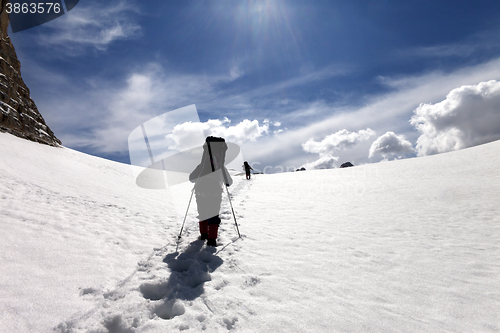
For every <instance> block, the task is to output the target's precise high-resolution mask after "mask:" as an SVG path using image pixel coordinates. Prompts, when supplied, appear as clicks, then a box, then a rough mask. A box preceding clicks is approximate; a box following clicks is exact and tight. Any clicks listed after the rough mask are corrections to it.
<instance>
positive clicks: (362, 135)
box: [302, 128, 375, 169]
mask: <svg viewBox="0 0 500 333" xmlns="http://www.w3.org/2000/svg"><path fill="white" fill-rule="evenodd" d="M373 135H375V131H373V130H372V129H370V128H367V129H366V130H360V131H358V132H350V131H348V130H346V129H343V130H340V131H338V132H336V133H333V134H330V135H327V136H326V137H325V138H324V139H323V140H321V141H315V140H314V139H313V138H311V139H309V140H307V142H306V143H304V144H302V149H303V150H304V151H305V152H308V153H313V154H319V156H320V158H319V159H318V160H317V161H315V162H312V163H309V164H308V165H309V167H310V168H311V167H313V168H316V169H317V168H319V167H314V166H326V165H329V166H330V167H329V168H333V167H334V166H335V162H336V160H337V159H338V158H336V159H335V157H333V154H334V153H335V152H336V151H339V150H346V149H349V148H352V147H354V146H355V145H357V144H358V143H359V142H361V141H365V140H368V139H369V138H370V137H371V136H373ZM322 168H324V167H322Z"/></svg>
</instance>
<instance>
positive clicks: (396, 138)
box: [368, 131, 413, 159]
mask: <svg viewBox="0 0 500 333" xmlns="http://www.w3.org/2000/svg"><path fill="white" fill-rule="evenodd" d="M412 152H413V147H412V144H411V142H410V141H408V140H406V138H405V137H404V135H396V134H394V132H391V131H388V132H386V133H385V134H384V135H382V136H380V137H378V138H377V140H375V141H374V142H373V143H372V146H371V147H370V153H369V155H368V157H369V158H372V157H374V156H375V155H381V156H382V157H384V159H386V158H388V157H389V156H391V155H393V156H397V157H403V156H404V155H406V154H411V153H412Z"/></svg>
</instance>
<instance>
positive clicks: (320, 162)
mask: <svg viewBox="0 0 500 333" xmlns="http://www.w3.org/2000/svg"><path fill="white" fill-rule="evenodd" d="M338 160H339V158H338V157H337V156H332V155H325V156H322V157H320V158H319V159H317V160H316V161H314V162H311V163H306V164H304V165H303V167H304V168H306V170H310V169H333V168H335V163H336V162H337V161H338Z"/></svg>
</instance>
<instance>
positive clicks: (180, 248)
mask: <svg viewBox="0 0 500 333" xmlns="http://www.w3.org/2000/svg"><path fill="white" fill-rule="evenodd" d="M250 187H251V181H246V180H242V181H239V182H238V181H235V185H233V188H232V189H231V191H230V196H231V200H232V204H233V208H234V209H235V215H236V218H237V219H241V218H243V217H244V215H243V214H241V213H238V212H241V211H242V210H244V207H243V205H244V202H245V200H242V199H241V198H240V197H241V194H240V193H241V192H246V191H248V189H249V188H250ZM223 195H224V198H223V204H222V207H221V214H220V217H221V220H222V223H221V225H220V228H219V239H218V246H217V247H215V248H214V247H207V246H206V245H205V241H200V240H198V239H197V237H198V235H199V231H198V225H197V221H198V220H197V219H196V217H195V215H196V214H195V213H193V212H192V209H190V213H189V214H188V218H187V221H186V227H185V229H184V232H183V235H182V238H181V239H180V240H178V239H177V237H175V238H172V239H171V241H169V242H168V244H167V245H165V246H163V247H162V248H155V249H154V250H153V252H152V253H151V255H150V256H149V257H148V258H147V259H145V260H142V261H140V262H139V263H138V264H137V268H136V269H135V271H134V272H132V273H131V274H130V276H128V277H127V278H126V279H124V280H123V281H120V282H119V283H118V284H117V285H116V287H115V288H114V289H113V290H112V291H109V292H105V293H99V291H97V290H94V289H92V288H88V289H82V297H91V298H93V299H94V301H95V302H96V303H97V304H96V305H95V306H94V307H93V308H92V309H90V310H87V311H84V312H80V313H76V314H74V315H73V316H72V317H71V318H69V319H67V320H66V321H64V322H62V323H60V324H59V325H58V326H57V327H56V328H54V331H55V332H61V333H70V332H71V333H73V332H111V333H115V332H116V333H126V332H142V331H145V332H146V331H147V332H156V331H158V332H164V330H165V326H166V325H165V323H163V322H164V321H170V322H171V325H168V327H170V329H175V330H178V331H184V330H188V329H194V331H201V330H203V331H205V330H207V331H208V332H216V331H219V330H220V329H222V330H224V331H227V330H232V329H234V328H236V327H237V324H238V321H240V320H248V319H249V317H251V316H252V315H254V313H253V312H252V310H251V309H248V308H247V306H246V305H245V304H246V303H247V301H246V300H247V299H248V296H246V295H244V293H245V292H246V293H249V292H251V291H250V290H247V289H249V288H250V289H251V288H252V287H253V286H255V285H256V284H258V283H259V282H260V279H259V278H258V277H255V276H251V275H248V274H245V272H243V271H242V270H241V268H239V266H238V260H237V259H236V258H235V257H234V254H235V253H237V252H238V251H239V246H238V242H240V241H242V239H244V238H245V236H244V235H242V239H240V238H238V236H237V230H236V226H235V223H234V218H233V214H232V211H231V207H230V204H229V201H228V200H227V194H226V193H224V194H223ZM223 264H224V266H225V267H226V269H225V272H224V273H225V275H228V274H229V275H232V276H233V277H234V280H236V281H239V283H240V285H237V286H231V284H232V283H230V282H229V281H228V279H227V278H222V277H221V276H217V275H216V270H217V269H218V268H219V267H220V266H222V265H223ZM242 274H243V276H242ZM231 281H233V279H231ZM224 288H240V289H241V293H242V294H241V299H240V300H238V299H232V300H226V299H225V298H224V297H218V296H217V293H218V292H219V291H220V290H222V289H224ZM245 290H246V291H245ZM145 322H147V323H146V324H145V325H144V323H145ZM193 322H195V323H196V324H197V327H193V324H192V323H193Z"/></svg>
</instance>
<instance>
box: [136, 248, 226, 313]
mask: <svg viewBox="0 0 500 333" xmlns="http://www.w3.org/2000/svg"><path fill="white" fill-rule="evenodd" d="M203 244H204V241H201V240H196V241H194V242H192V243H190V244H189V246H188V247H187V249H186V250H185V251H184V252H183V253H180V254H179V252H174V253H171V254H168V255H167V256H165V258H164V259H163V262H164V263H166V264H167V265H168V268H169V269H170V271H171V274H170V277H169V279H168V280H167V281H164V282H160V283H157V284H153V283H144V284H142V285H141V286H140V291H141V293H142V295H143V296H144V298H147V299H149V300H152V301H159V300H162V302H161V304H159V305H157V306H156V309H155V311H154V312H155V313H156V314H157V315H158V316H159V317H161V318H163V319H171V318H173V317H175V316H178V315H181V314H184V306H183V305H182V302H177V300H189V301H191V300H194V299H196V298H198V297H200V296H201V295H202V294H203V292H204V289H203V284H204V283H205V282H207V281H210V280H211V277H210V273H212V272H213V271H215V270H216V269H217V268H218V267H219V266H220V265H222V263H223V260H222V259H221V258H219V257H218V256H216V255H215V251H216V250H215V248H213V247H205V248H204V247H203Z"/></svg>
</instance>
